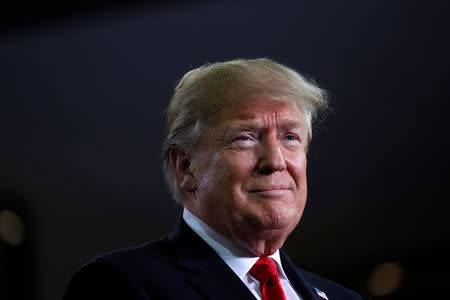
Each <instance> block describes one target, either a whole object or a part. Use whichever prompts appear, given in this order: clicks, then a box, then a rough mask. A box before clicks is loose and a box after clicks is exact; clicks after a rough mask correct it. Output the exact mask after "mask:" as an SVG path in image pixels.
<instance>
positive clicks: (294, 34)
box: [0, 0, 450, 300]
mask: <svg viewBox="0 0 450 300" xmlns="http://www.w3.org/2000/svg"><path fill="white" fill-rule="evenodd" d="M72 2H75V1H72ZM448 9H449V4H448V2H447V1H277V2H275V1H261V0H260V1H195V2H181V1H165V2H163V1H89V2H86V3H83V2H76V3H71V1H69V2H67V1H65V2H64V4H62V3H59V4H58V5H56V4H52V3H51V2H46V1H38V2H31V1H21V2H20V3H17V4H14V5H12V6H8V7H6V6H3V8H2V10H1V14H0V16H1V17H2V18H1V19H2V22H1V28H0V101H1V102H0V210H2V209H5V208H6V209H10V210H14V211H16V212H17V213H18V214H19V215H20V216H21V217H22V218H23V222H24V223H25V240H24V242H23V243H22V244H20V245H18V246H10V245H8V244H7V243H5V242H4V241H3V240H1V239H0V298H1V299H7V300H9V299H58V298H60V297H61V295H62V292H63V289H64V286H65V285H66V283H67V281H68V280H69V278H70V276H71V275H72V273H73V272H74V271H75V270H76V268H78V267H79V266H80V265H81V264H83V263H84V262H86V261H87V260H88V259H90V258H91V257H93V256H96V255H99V254H101V253H103V252H106V251H109V250H112V249H116V248H120V247H128V246H133V245H137V244H140V243H143V242H145V241H147V240H151V239H156V238H159V237H160V236H161V235H163V234H166V233H168V232H170V230H171V228H172V226H173V224H174V222H175V220H176V217H177V215H178V213H179V208H177V206H176V205H175V204H174V202H173V201H172V200H171V199H170V198H169V196H168V193H167V190H166V188H165V185H164V182H163V179H162V176H161V175H162V171H161V161H160V147H161V142H162V141H161V140H162V132H163V122H164V109H165V107H166V106H167V104H168V101H169V98H170V96H171V94H172V90H173V88H174V86H175V83H176V81H177V80H179V79H180V78H181V76H182V75H183V74H184V73H185V72H186V71H188V70H190V69H191V68H194V67H197V66H199V65H201V64H203V63H205V62H212V61H218V60H226V59H232V58H237V57H243V58H254V57H262V56H267V57H270V58H273V59H275V60H277V61H279V62H281V63H284V64H287V65H289V66H291V67H293V68H295V69H297V70H299V71H300V72H302V73H305V74H307V75H309V76H310V77H312V78H313V79H314V80H316V81H317V82H318V83H319V84H320V85H321V86H323V87H324V88H325V89H327V90H328V91H329V93H330V95H331V98H332V104H333V111H332V112H331V113H330V114H329V115H328V117H327V118H326V119H325V121H324V122H322V123H320V124H318V125H317V126H316V128H315V129H316V131H315V133H314V138H313V142H312V145H311V149H310V152H309V154H308V155H309V166H308V172H309V197H308V204H307V207H306V210H305V213H304V216H303V219H302V221H301V222H300V225H299V226H298V227H297V229H296V230H295V232H294V234H293V235H291V237H290V238H289V239H288V241H287V242H286V244H285V250H286V251H287V252H288V254H289V255H290V256H291V258H292V260H293V261H294V262H295V263H296V264H297V265H298V266H302V267H303V268H305V269H307V270H310V271H313V272H316V273H318V274H321V275H323V276H326V277H328V278H330V279H332V280H335V281H337V282H339V283H342V284H344V285H346V286H348V287H350V288H352V289H355V290H357V291H359V292H363V293H368V294H369V293H370V290H368V288H367V281H368V279H369V277H370V274H371V272H372V270H373V268H375V267H376V266H377V265H380V264H382V263H385V262H389V261H394V262H396V263H397V264H398V265H399V266H400V267H401V268H402V270H403V277H402V278H403V279H402V281H401V284H400V286H399V288H398V289H396V290H395V291H394V292H393V293H391V294H390V295H388V296H386V299H416V298H417V299H419V296H422V295H424V294H428V295H430V294H433V295H441V296H442V295H445V294H448V293H447V291H446V288H447V286H448V280H449V279H450V276H449V272H448V269H446V263H447V262H448V258H447V256H448V250H449V249H448V246H446V245H447V244H448V242H449V232H450V228H449V225H450V222H449V217H448V213H447V211H448V209H449V208H450V205H449V204H448V201H449V199H450V198H449V192H448V165H449V156H448V153H449V134H448V124H447V123H448V110H449V107H450V105H449V100H450V99H449V95H450V93H449V84H448V81H449V59H448V56H449V53H450V47H449V45H448V39H449V25H450V21H449V14H448V11H449V10H448ZM444 297H445V296H444ZM424 299H425V298H424Z"/></svg>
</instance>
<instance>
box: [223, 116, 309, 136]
mask: <svg viewBox="0 0 450 300" xmlns="http://www.w3.org/2000/svg"><path fill="white" fill-rule="evenodd" d="M249 117H250V118H249ZM230 123H231V124H230ZM230 123H229V124H227V125H226V127H225V132H226V133H228V132H230V131H254V130H258V129H261V128H264V122H262V121H260V120H257V119H252V115H249V114H245V115H239V116H238V118H237V119H236V120H233V121H231V122H230ZM277 123H278V126H277V127H279V128H283V129H286V128H299V129H302V127H303V126H302V124H303V123H302V121H301V120H300V119H297V118H288V119H285V120H281V121H279V122H277Z"/></svg>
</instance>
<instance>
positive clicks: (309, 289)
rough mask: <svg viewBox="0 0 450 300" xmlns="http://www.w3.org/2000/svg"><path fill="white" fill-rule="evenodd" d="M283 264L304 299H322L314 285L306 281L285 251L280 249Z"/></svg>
mask: <svg viewBox="0 0 450 300" xmlns="http://www.w3.org/2000/svg"><path fill="white" fill-rule="evenodd" d="M280 257H281V264H282V265H283V270H284V272H285V273H286V275H287V277H288V278H289V281H290V282H291V283H292V284H293V285H294V287H295V289H296V290H297V292H299V293H300V295H301V296H302V299H304V300H322V299H321V298H319V296H317V294H316V292H314V288H313V286H312V285H311V284H310V283H309V282H308V281H306V280H305V279H304V278H303V276H302V275H301V274H300V272H298V271H297V270H296V268H295V266H294V264H293V263H292V262H291V260H290V259H289V257H288V256H287V254H286V253H284V251H282V250H280Z"/></svg>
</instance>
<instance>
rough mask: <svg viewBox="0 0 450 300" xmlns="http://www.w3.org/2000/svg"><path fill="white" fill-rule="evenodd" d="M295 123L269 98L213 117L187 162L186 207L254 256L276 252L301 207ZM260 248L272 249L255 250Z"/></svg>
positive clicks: (300, 132)
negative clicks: (190, 186) (191, 184)
mask: <svg viewBox="0 0 450 300" xmlns="http://www.w3.org/2000/svg"><path fill="white" fill-rule="evenodd" d="M302 121H303V120H302V115H301V114H300V112H299V111H298V109H297V108H296V106H295V105H294V104H292V103H290V102H282V101H278V100H275V99H271V98H253V99H251V100H247V101H245V102H243V103H239V104H235V105H233V106H231V107H228V108H225V109H223V110H222V111H220V112H219V113H217V115H215V116H214V117H213V118H211V120H210V121H209V122H208V123H207V126H208V127H207V129H206V130H205V133H204V134H203V135H202V137H201V139H200V142H199V146H198V149H197V150H196V151H195V152H194V154H193V156H192V165H191V173H192V176H193V178H194V180H195V184H196V192H195V193H194V195H195V197H194V198H193V200H192V201H191V202H189V201H188V202H187V203H185V205H186V206H187V207H188V209H190V210H191V211H192V212H193V213H194V214H196V215H197V216H198V217H199V218H200V219H202V220H203V221H204V222H206V223H207V224H208V225H209V226H211V227H212V228H213V229H215V230H216V231H218V232H220V233H221V234H223V235H224V236H226V237H227V238H229V239H231V240H233V241H235V242H237V243H238V244H241V245H243V246H244V247H245V248H247V249H250V250H251V251H252V252H253V253H257V254H258V255H261V254H267V253H270V252H273V251H274V250H276V249H272V248H277V249H278V248H279V247H281V245H282V243H283V242H284V240H285V238H286V237H287V235H288V234H289V233H290V232H291V231H292V230H293V229H294V228H295V226H296V225H297V223H298V221H299V220H300V217H301V215H302V213H303V208H304V206H305V202H306V194H307V189H306V155H305V149H306V144H305V143H306V129H305V127H304V123H303V122H302ZM261 241H265V242H268V243H270V242H269V241H272V242H273V243H272V244H273V245H272V244H271V245H268V244H267V245H265V246H264V245H263V246H261V245H260V244H258V243H260V242H261ZM280 243H281V244H280ZM263 244H264V242H263ZM261 247H262V248H261ZM263 248H264V250H262V249H263Z"/></svg>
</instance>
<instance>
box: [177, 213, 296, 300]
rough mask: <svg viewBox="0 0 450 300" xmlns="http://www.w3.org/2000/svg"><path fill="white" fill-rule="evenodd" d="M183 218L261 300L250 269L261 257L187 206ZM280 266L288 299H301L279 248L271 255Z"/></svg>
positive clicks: (282, 284) (280, 275) (282, 283)
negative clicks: (286, 271)
mask: <svg viewBox="0 0 450 300" xmlns="http://www.w3.org/2000/svg"><path fill="white" fill-rule="evenodd" d="M183 219H184V221H185V222H186V223H187V225H188V226H189V227H190V228H191V229H192V230H194V232H195V233H197V234H198V235H199V236H200V237H201V238H202V239H203V240H204V241H205V242H206V243H207V244H208V245H209V246H210V247H211V248H213V249H214V251H216V252H217V254H219V256H220V257H221V258H222V259H223V260H224V262H225V263H226V264H227V265H228V266H229V267H230V268H231V270H233V272H234V273H236V275H237V276H238V277H239V278H240V279H241V280H242V282H243V283H244V284H245V285H246V286H247V287H248V289H249V290H250V291H251V292H252V294H253V295H254V296H255V297H256V299H258V300H261V291H260V289H259V280H258V279H256V278H255V277H253V276H252V275H250V273H249V271H250V269H251V268H252V267H253V265H254V264H255V263H256V261H257V260H258V258H259V257H257V256H256V257H255V256H254V255H253V254H252V253H250V252H249V251H246V250H245V249H242V248H240V247H238V246H236V245H235V244H233V243H231V242H230V241H228V240H227V239H226V238H225V237H223V236H222V235H221V234H219V233H218V232H216V231H215V230H213V229H212V228H211V227H209V226H208V225H206V223H204V222H203V221H202V220H200V219H199V218H197V217H196V216H194V215H193V214H192V213H191V212H190V211H189V210H188V209H187V208H184V210H183ZM270 257H271V258H273V259H274V260H275V261H276V263H277V267H278V276H279V277H280V282H281V286H282V287H283V290H284V293H285V295H286V298H287V299H288V300H301V299H302V298H301V297H300V295H299V294H298V293H297V292H296V291H295V289H294V287H293V286H292V285H291V283H290V282H289V280H288V278H287V276H286V274H285V273H284V270H283V267H282V265H281V259H280V252H279V251H278V250H277V251H276V252H275V253H274V254H272V255H270Z"/></svg>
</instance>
